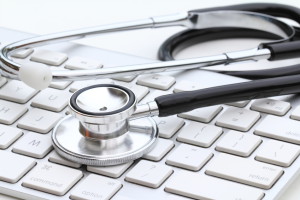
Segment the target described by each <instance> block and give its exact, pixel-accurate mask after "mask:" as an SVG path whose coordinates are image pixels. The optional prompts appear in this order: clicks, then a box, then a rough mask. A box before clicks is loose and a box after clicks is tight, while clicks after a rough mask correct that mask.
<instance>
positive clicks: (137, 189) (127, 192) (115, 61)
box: [0, 28, 300, 200]
mask: <svg viewBox="0 0 300 200" xmlns="http://www.w3.org/2000/svg"><path fill="white" fill-rule="evenodd" d="M0 33H1V38H0V40H1V41H0V42H1V45H5V44H8V43H10V42H14V41H17V40H20V39H23V38H28V37H32V35H30V34H27V33H23V32H19V31H14V30H9V29H4V28H0ZM41 48H42V49H49V50H53V51H57V52H65V53H67V54H68V56H70V57H71V56H82V57H87V58H91V59H98V60H102V61H103V63H104V66H106V67H107V66H109V67H110V66H118V65H126V64H138V63H149V62H153V60H149V59H145V58H141V57H136V56H131V55H126V54H123V53H117V52H112V51H107V50H102V49H98V48H93V47H88V46H83V45H79V44H75V43H64V44H57V45H49V46H45V47H41ZM27 59H28V58H27ZM166 74H168V75H172V76H174V77H175V78H176V81H180V80H185V79H187V78H189V79H193V80H199V81H200V82H201V83H202V84H210V83H211V82H212V81H214V82H215V83H216V84H219V85H220V84H229V83H234V82H241V81H245V80H244V79H240V78H236V77H231V76H227V75H222V74H217V73H213V72H207V71H200V70H189V71H184V72H180V73H178V72H172V73H166ZM220 80H221V81H222V82H221V83H220ZM134 81H135V80H134ZM115 82H117V83H120V82H119V81H115ZM210 85H211V84H210ZM210 85H207V86H210ZM173 87H174V86H173ZM173 87H172V88H170V89H169V90H168V91H166V93H167V92H172V91H173ZM65 90H69V87H67V89H65ZM152 91H153V89H150V92H152ZM276 99H280V100H284V101H288V102H290V103H291V104H292V109H291V110H289V112H288V113H287V114H286V115H285V116H284V117H285V118H288V117H289V116H290V115H291V111H292V110H293V109H294V108H295V107H296V106H297V105H299V104H300V97H299V95H290V96H281V97H276ZM145 100H147V96H146V97H145V98H144V99H143V100H142V101H141V102H143V101H145ZM30 103H31V100H30V101H29V102H27V103H26V104H24V105H26V106H27V107H28V108H29V109H30ZM250 105H251V103H249V104H248V105H247V106H246V108H248V109H249V107H250ZM222 106H223V110H222V111H221V112H220V113H219V114H218V115H217V117H216V118H218V116H220V115H221V113H223V112H224V111H225V110H226V109H227V108H228V107H229V106H226V105H222ZM65 112H66V109H64V110H63V111H62V113H65ZM265 116H266V114H263V113H261V119H260V120H259V121H261V120H262V119H263V118H264V117H265ZM216 118H215V119H213V121H211V122H210V123H209V124H215V122H216ZM189 122H190V121H189V120H186V119H185V125H187V124H188V123H189ZM259 123H260V122H257V123H256V124H255V125H254V126H253V127H252V128H251V129H250V130H249V131H248V133H253V132H254V130H255V127H256V126H257V125H258V124H259ZM16 124H17V122H16V123H14V124H13V125H11V126H13V127H15V126H16ZM227 131H228V129H225V128H223V133H224V132H227ZM26 132H27V131H26V130H24V133H25V134H26ZM50 134H51V132H50V133H47V135H48V136H49V139H50ZM177 134H178V133H176V134H175V135H174V136H173V137H172V139H171V140H173V141H174V143H175V147H174V148H176V147H177V145H178V144H179V142H177V141H176V136H177ZM221 137H222V136H221ZM262 138H263V142H265V141H267V140H268V138H265V137H262ZM216 143H217V141H215V142H214V144H213V145H212V146H210V147H209V148H208V149H210V150H211V151H212V152H213V154H214V156H217V154H218V153H219V152H217V151H215V146H216ZM13 146H14V144H12V145H11V146H10V147H9V148H8V149H6V150H5V151H11V150H12V147H13ZM174 148H173V149H174ZM171 151H172V150H171ZM254 156H255V153H252V154H251V156H250V157H249V158H248V159H254ZM48 157H49V155H47V156H46V157H45V158H43V159H36V161H37V163H43V162H48ZM166 157H167V156H165V157H164V158H163V159H162V160H161V161H159V163H162V164H164V163H165V159H166ZM212 159H213V158H212ZM1 162H5V161H1ZM135 163H137V161H136V162H135ZM133 166H134V164H133V165H132V166H131V167H130V168H129V170H130V169H131V168H132V167H133ZM172 168H173V169H174V173H176V172H177V171H179V170H183V169H180V168H176V167H172ZM205 169H206V166H204V168H202V169H201V170H200V171H199V172H195V173H204V171H205ZM283 169H284V174H283V176H282V177H281V178H280V179H279V181H278V182H277V183H275V185H274V186H273V187H272V188H271V189H269V190H263V191H264V193H265V197H264V198H263V200H266V199H268V200H271V199H278V198H279V197H280V195H281V194H282V193H283V191H285V189H286V188H287V187H288V186H289V184H291V183H292V182H293V181H294V179H295V178H296V177H297V176H298V174H299V172H300V170H299V169H300V159H299V157H298V158H297V159H296V160H295V162H294V163H293V164H292V166H291V167H288V168H283ZM81 170H82V171H83V174H84V177H86V176H87V175H88V174H90V172H88V171H86V166H83V167H81ZM127 171H128V170H127ZM125 175H126V172H125V173H124V174H123V175H122V176H121V177H119V178H118V180H119V181H121V182H122V184H123V187H122V188H121V190H120V191H119V192H118V193H117V194H116V195H115V196H114V197H113V198H112V199H119V198H118V197H121V198H120V199H124V197H125V199H144V200H148V199H149V200H150V199H151V200H153V199H157V200H158V199H167V198H169V199H173V198H174V196H173V194H170V193H167V192H165V191H164V187H165V183H163V184H162V185H161V186H160V187H159V188H158V189H152V188H148V187H144V186H140V185H136V184H133V183H129V182H126V181H124V179H125ZM171 176H172V175H171ZM167 181H168V179H167ZM21 183H22V179H21V180H19V181H18V182H17V183H16V184H10V183H6V182H2V181H0V193H3V194H6V195H10V196H14V197H17V198H22V199H30V200H41V199H49V200H50V199H51V200H67V199H68V200H69V196H70V191H72V189H71V190H70V191H69V192H67V193H66V194H65V195H64V196H55V195H52V194H48V193H44V192H40V191H37V190H33V189H29V188H26V187H23V186H22V185H21ZM75 186H76V185H75ZM219 189H222V188H219ZM216 190H218V188H216ZM176 196H177V195H176ZM172 197H173V198H172ZM183 199H184V198H183ZM187 199H188V198H187Z"/></svg>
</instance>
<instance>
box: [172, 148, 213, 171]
mask: <svg viewBox="0 0 300 200" xmlns="http://www.w3.org/2000/svg"><path fill="white" fill-rule="evenodd" d="M212 156H213V154H212V153H211V151H210V150H207V149H202V148H200V147H195V146H192V145H188V144H180V146H178V147H177V148H176V149H175V150H174V151H173V152H172V153H171V154H170V155H169V156H168V158H167V161H166V163H167V164H169V165H173V166H176V167H181V168H184V169H189V170H193V171H198V170H200V169H201V168H202V167H203V166H204V165H205V164H206V163H207V162H208V160H209V159H211V157H212Z"/></svg>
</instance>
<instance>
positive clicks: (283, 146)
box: [255, 140, 300, 167]
mask: <svg viewBox="0 0 300 200" xmlns="http://www.w3.org/2000/svg"><path fill="white" fill-rule="evenodd" d="M299 153H300V147H299V146H298V145H294V144H289V143H285V142H280V141H276V140H269V141H267V143H265V144H263V145H262V147H261V148H260V149H259V151H258V153H257V155H256V157H255V159H256V160H259V161H262V162H266V163H270V164H275V165H279V166H282V167H288V166H290V165H291V164H292V162H293V161H294V160H295V159H296V158H297V157H298V156H299Z"/></svg>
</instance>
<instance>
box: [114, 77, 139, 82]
mask: <svg viewBox="0 0 300 200" xmlns="http://www.w3.org/2000/svg"><path fill="white" fill-rule="evenodd" d="M135 78H136V76H122V77H114V78H113V79H114V80H118V81H124V82H131V81H133V79H135Z"/></svg>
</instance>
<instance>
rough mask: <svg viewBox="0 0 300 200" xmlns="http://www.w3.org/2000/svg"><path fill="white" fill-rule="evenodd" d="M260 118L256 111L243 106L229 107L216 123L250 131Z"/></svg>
mask: <svg viewBox="0 0 300 200" xmlns="http://www.w3.org/2000/svg"><path fill="white" fill-rule="evenodd" d="M259 118H260V114H259V113H258V112H256V111H251V110H246V109H243V108H228V109H227V110H226V111H225V112H224V113H223V114H222V115H221V116H219V118H218V119H217V122H216V124H217V125H218V126H221V127H225V128H229V129H235V130H238V131H248V130H249V129H250V128H251V127H252V126H253V125H254V124H255V123H256V122H257V120H258V119H259Z"/></svg>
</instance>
